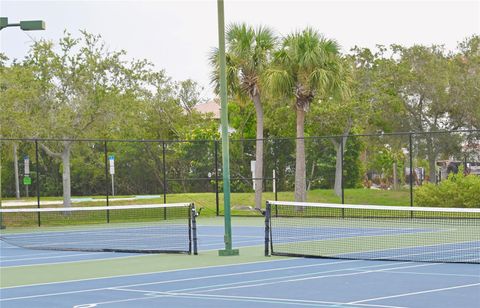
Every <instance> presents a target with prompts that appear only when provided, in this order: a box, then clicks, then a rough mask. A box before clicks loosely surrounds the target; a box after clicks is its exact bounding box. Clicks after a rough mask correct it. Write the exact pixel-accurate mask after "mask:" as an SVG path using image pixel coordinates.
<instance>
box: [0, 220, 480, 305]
mask: <svg viewBox="0 0 480 308" xmlns="http://www.w3.org/2000/svg"><path fill="white" fill-rule="evenodd" d="M198 231H199V250H200V254H202V253H205V251H206V250H217V249H220V248H223V246H224V244H223V227H221V226H199V230H198ZM233 235H234V244H235V245H234V246H235V247H247V246H258V249H259V251H260V252H261V250H262V247H261V245H262V244H263V241H264V235H263V228H262V227H235V228H234V229H233ZM1 253H2V255H1V259H0V260H1V266H2V267H4V268H10V267H11V268H15V267H19V268H23V267H25V268H28V267H31V266H38V265H40V264H53V263H55V264H57V263H62V262H63V263H70V262H71V263H73V264H75V263H76V262H84V261H86V260H90V261H91V262H95V261H96V260H105V259H112V260H114V259H116V258H136V257H137V256H138V254H123V253H122V254H119V253H88V252H86V253H80V252H62V251H42V250H27V249H20V248H14V247H12V246H7V245H5V244H4V243H2V247H1ZM259 255H261V254H260V253H259ZM200 257H201V256H200ZM188 258H191V260H192V263H194V262H195V258H199V257H197V256H191V257H188ZM218 258H220V257H218ZM223 258H232V260H235V259H234V258H235V257H223ZM0 295H1V299H0V306H1V307H2V308H8V307H75V308H87V307H140V306H143V307H209V308H210V307H226V306H228V307H245V306H247V305H249V306H252V307H279V306H298V307H300V306H315V307H345V308H352V307H372V308H373V307H376V308H400V307H411V308H416V307H418V308H420V307H421V308H424V307H435V308H442V307H445V308H446V307H462V308H469V307H471V308H478V307H480V265H478V264H442V263H415V262H389V261H360V260H335V259H309V258H288V259H281V258H276V257H270V258H269V257H265V258H261V257H260V258H259V259H258V261H254V262H248V263H241V264H230V265H222V266H195V267H194V268H191V269H181V270H171V271H161V272H152V273H147V274H145V273H143V274H134V275H121V276H112V277H99V278H94V279H80V280H72V281H65V282H53V283H40V284H32V285H27V286H16V287H7V288H2V289H0Z"/></svg>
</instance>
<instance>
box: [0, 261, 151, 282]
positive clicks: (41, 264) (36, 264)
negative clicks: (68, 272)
mask: <svg viewBox="0 0 480 308" xmlns="http://www.w3.org/2000/svg"><path fill="white" fill-rule="evenodd" d="M141 256H145V255H138V256H135V255H129V256H124V257H117V256H108V257H105V258H94V259H84V260H80V259H79V260H74V261H60V262H55V263H35V264H24V265H9V266H0V268H2V269H11V268H19V267H35V266H54V265H57V264H69V263H86V262H97V261H108V260H118V259H127V258H137V257H141ZM0 263H1V262H0ZM107 278H108V277H107ZM92 279H94V278H92ZM87 280H88V279H87ZM50 283H55V282H50ZM50 283H47V284H50ZM56 283H62V282H61V281H58V282H56ZM35 285H36V284H32V285H21V286H16V287H5V288H2V289H6V288H19V287H28V286H35ZM39 285H41V284H39Z"/></svg>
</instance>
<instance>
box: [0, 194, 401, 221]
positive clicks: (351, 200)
mask: <svg viewBox="0 0 480 308" xmlns="http://www.w3.org/2000/svg"><path fill="white" fill-rule="evenodd" d="M86 197H90V196H75V197H73V198H86ZM91 197H92V198H93V199H94V200H93V201H84V202H74V203H73V206H104V205H106V201H105V200H104V199H105V196H91ZM133 197H135V196H115V197H111V196H110V202H109V204H110V205H127V204H151V203H163V201H164V199H163V196H160V197H159V198H152V199H135V200H131V199H130V200H115V199H122V198H133ZM254 197H255V194H254V193H253V192H248V193H231V196H230V204H231V208H232V215H247V216H250V215H253V216H259V215H260V214H259V212H257V211H254V210H250V209H249V207H251V208H253V207H254ZM409 197H410V196H409V191H408V190H400V191H388V190H373V189H361V188H360V189H346V190H345V203H347V204H374V205H404V206H407V205H410V201H409ZM112 198H113V199H114V200H112ZM95 199H99V200H98V201H97V200H95ZM274 199H275V195H274V193H272V192H266V193H264V194H263V203H264V202H265V201H266V200H274ZM277 199H278V200H285V201H293V200H294V193H293V192H278V194H277ZM8 200H14V199H4V201H8ZM22 200H25V201H36V198H24V199H22ZM47 200H48V201H53V200H62V198H61V197H42V198H41V201H47ZM307 200H308V201H309V202H325V203H341V198H340V197H338V196H336V195H335V193H334V191H333V190H326V189H317V190H312V191H309V192H308V194H307ZM177 202H181V203H184V202H193V203H195V206H196V207H197V209H200V208H202V213H201V215H202V216H215V215H216V196H215V193H184V194H168V195H167V203H177ZM57 206H62V205H44V206H42V207H57ZM30 207H36V205H35V206H30ZM263 207H264V206H263ZM22 208H26V207H25V206H23V207H22ZM219 213H220V215H222V214H223V194H219Z"/></svg>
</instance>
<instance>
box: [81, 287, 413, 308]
mask: <svg viewBox="0 0 480 308" xmlns="http://www.w3.org/2000/svg"><path fill="white" fill-rule="evenodd" d="M118 290H119V291H126V292H138V293H144V294H145V296H148V297H136V298H129V299H123V300H116V301H108V302H98V303H91V304H84V305H78V306H74V307H77V308H81V307H95V306H98V305H104V304H113V303H120V302H126V301H135V300H150V299H153V298H162V297H178V298H190V299H191V298H197V299H198V298H200V299H213V300H231V301H247V302H256V303H272V304H284V305H290V304H294V305H302V306H317V307H322V306H325V307H331V306H330V305H335V306H336V307H344V308H355V307H378V308H406V307H401V306H390V305H376V304H356V305H351V304H347V303H342V302H331V301H317V300H303V299H290V298H275V297H273V298H272V297H257V296H238V295H215V294H196V293H183V292H177V291H169V292H156V291H146V290H135V289H118ZM89 305H91V306H89ZM319 305H320V306H319ZM326 305H328V306H326ZM345 305H347V306H345Z"/></svg>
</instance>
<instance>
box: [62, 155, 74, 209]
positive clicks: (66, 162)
mask: <svg viewBox="0 0 480 308" xmlns="http://www.w3.org/2000/svg"><path fill="white" fill-rule="evenodd" d="M62 165H63V173H62V182H63V206H65V207H69V206H71V205H72V200H71V197H72V193H71V185H70V146H66V147H65V148H64V150H63V152H62Z"/></svg>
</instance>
